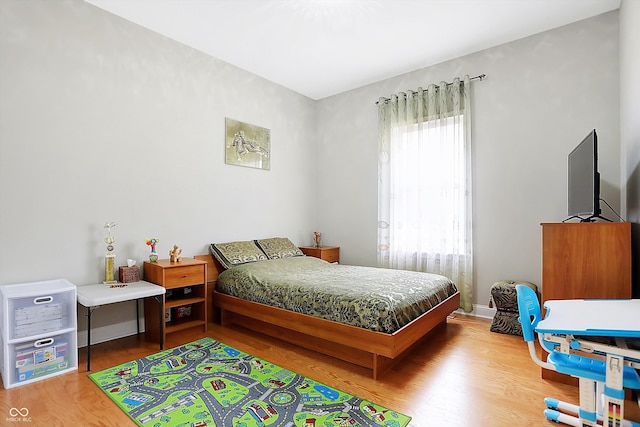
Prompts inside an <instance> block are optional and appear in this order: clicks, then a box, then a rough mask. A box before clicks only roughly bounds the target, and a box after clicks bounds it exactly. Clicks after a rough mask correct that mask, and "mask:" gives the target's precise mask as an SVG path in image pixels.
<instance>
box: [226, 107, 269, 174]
mask: <svg viewBox="0 0 640 427" xmlns="http://www.w3.org/2000/svg"><path fill="white" fill-rule="evenodd" d="M225 163H226V164H228V165H236V166H245V167H250V168H256V169H263V170H270V169H271V131H270V130H269V129H266V128H263V127H260V126H256V125H252V124H249V123H244V122H240V121H238V120H234V119H230V118H225Z"/></svg>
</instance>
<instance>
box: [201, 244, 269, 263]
mask: <svg viewBox="0 0 640 427" xmlns="http://www.w3.org/2000/svg"><path fill="white" fill-rule="evenodd" d="M209 250H210V251H211V254H212V255H213V256H214V257H216V259H217V260H218V261H220V264H222V266H223V267H224V268H231V267H233V266H234V265H240V264H246V263H248V262H255V261H264V260H266V259H267V256H266V255H265V254H264V252H262V251H261V250H260V248H259V247H258V246H256V244H255V242H254V241H253V240H247V241H245V242H228V243H212V244H211V245H210V246H209Z"/></svg>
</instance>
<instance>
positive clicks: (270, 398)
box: [89, 338, 411, 427]
mask: <svg viewBox="0 0 640 427" xmlns="http://www.w3.org/2000/svg"><path fill="white" fill-rule="evenodd" d="M89 378H91V379H92V380H93V382H95V383H96V385H97V386H98V387H100V389H102V391H103V392H104V393H105V394H106V395H107V396H109V397H110V398H111V400H113V401H114V402H115V404H116V405H118V406H119V407H120V409H122V410H123V411H124V412H125V413H126V414H127V415H129V417H130V418H131V419H132V420H133V421H134V422H135V423H136V424H138V425H139V426H145V427H147V426H151V427H161V426H162V427H164V426H176V427H205V426H208V427H212V426H216V427H266V426H273V427H277V426H290V427H320V426H322V427H333V426H348V427H356V426H362V427H369V426H372V427H373V426H386V427H406V426H407V425H408V424H409V421H411V417H408V416H406V415H403V414H401V413H398V412H395V411H392V410H390V409H388V408H385V407H384V406H380V405H377V404H375V403H373V402H368V401H366V400H363V399H360V398H358V397H355V396H352V395H350V394H347V393H345V392H342V391H340V390H336V389H334V388H332V387H329V386H327V385H325V384H322V383H319V382H317V381H314V380H312V379H310V378H307V377H304V376H302V375H299V374H296V373H295V372H292V371H289V370H287V369H284V368H282V367H280V366H277V365H274V364H273V363H269V362H268V361H266V360H262V359H259V358H257V357H254V356H252V355H250V354H247V353H243V352H241V351H239V350H236V349H235V348H232V347H229V346H228V345H226V344H223V343H221V342H219V341H216V340H214V339H212V338H203V339H200V340H198V341H194V342H190V343H188V344H185V345H183V346H180V347H175V348H172V349H168V350H164V351H161V352H159V353H156V354H153V355H151V356H147V357H144V358H142V359H137V360H132V361H130V362H127V363H123V364H122V365H118V366H114V367H112V368H109V369H105V370H103V371H99V372H95V373H92V374H89Z"/></svg>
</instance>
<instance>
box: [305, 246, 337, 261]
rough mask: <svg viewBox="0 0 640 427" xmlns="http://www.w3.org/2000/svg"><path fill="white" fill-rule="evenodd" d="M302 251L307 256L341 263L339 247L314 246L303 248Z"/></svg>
mask: <svg viewBox="0 0 640 427" xmlns="http://www.w3.org/2000/svg"><path fill="white" fill-rule="evenodd" d="M300 250H301V251H302V253H304V254H305V255H307V256H312V257H316V258H320V259H323V260H325V261H327V262H340V247H339V246H322V247H319V248H316V247H313V246H301V247H300Z"/></svg>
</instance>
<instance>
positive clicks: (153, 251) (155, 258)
mask: <svg viewBox="0 0 640 427" xmlns="http://www.w3.org/2000/svg"><path fill="white" fill-rule="evenodd" d="M159 241H160V239H156V238H155V237H154V238H153V239H147V240H146V243H147V246H151V253H150V254H149V261H151V262H156V261H158V252H156V245H157V244H158V242H159Z"/></svg>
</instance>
